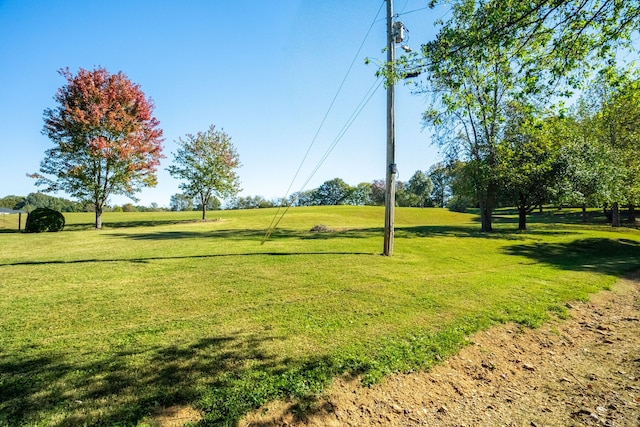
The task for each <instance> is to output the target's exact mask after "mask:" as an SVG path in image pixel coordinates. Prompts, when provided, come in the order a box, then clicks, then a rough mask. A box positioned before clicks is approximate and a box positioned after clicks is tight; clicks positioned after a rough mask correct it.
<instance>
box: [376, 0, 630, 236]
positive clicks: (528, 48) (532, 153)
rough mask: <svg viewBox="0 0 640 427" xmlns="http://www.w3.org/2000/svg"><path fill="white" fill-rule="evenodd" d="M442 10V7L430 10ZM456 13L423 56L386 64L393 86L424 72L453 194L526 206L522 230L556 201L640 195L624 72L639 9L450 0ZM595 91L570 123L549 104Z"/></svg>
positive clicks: (608, 200)
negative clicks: (533, 213) (531, 215)
mask: <svg viewBox="0 0 640 427" xmlns="http://www.w3.org/2000/svg"><path fill="white" fill-rule="evenodd" d="M437 3H440V1H439V0H434V1H432V4H437ZM448 4H450V6H451V16H450V18H449V19H448V20H447V21H446V22H444V21H443V22H441V24H442V28H441V30H440V32H439V33H438V35H437V37H436V38H435V40H433V41H432V42H429V43H427V44H425V45H423V48H422V51H421V52H419V53H417V52H416V53H413V54H409V56H406V57H404V58H401V59H400V60H399V64H400V66H399V67H395V66H389V65H388V64H387V65H385V66H383V67H382V68H381V72H382V73H384V74H386V75H387V77H388V79H390V80H393V81H395V80H396V79H398V78H400V77H403V76H404V75H408V74H411V73H415V71H416V70H418V71H420V72H421V73H422V76H423V77H424V78H423V80H422V84H423V87H422V88H421V90H419V92H422V93H423V94H424V95H426V96H429V97H430V102H431V105H430V107H429V108H428V109H427V111H426V112H425V114H424V121H425V124H426V125H427V126H429V127H431V128H432V129H433V130H434V136H435V140H436V141H437V143H438V144H439V145H440V146H441V147H443V148H445V149H446V150H447V151H448V154H449V159H450V163H452V164H453V163H454V162H459V167H458V171H457V173H456V177H457V184H456V186H457V193H459V194H461V195H464V196H466V197H470V198H471V199H472V200H473V201H474V203H477V205H478V207H479V208H480V216H481V222H482V230H483V231H491V230H492V212H493V209H494V208H496V207H497V206H499V205H500V204H501V203H511V204H513V205H516V206H518V209H519V212H520V228H525V227H526V214H527V213H528V212H529V211H530V210H531V209H532V207H533V206H535V205H537V204H540V203H545V202H548V201H549V200H557V201H563V200H565V201H567V202H576V203H580V204H584V205H586V204H596V203H602V204H609V205H611V206H612V208H613V215H612V216H613V224H614V225H617V224H619V219H618V218H617V209H618V205H619V204H621V203H625V204H629V205H631V207H632V209H631V210H633V206H634V205H635V204H637V203H638V202H639V200H638V196H637V192H638V191H637V185H636V181H637V179H638V178H637V177H638V166H637V157H638V154H637V153H638V152H639V151H640V150H639V148H640V147H638V139H637V137H638V136H639V135H638V121H637V119H638V115H637V113H638V102H637V101H638V100H639V98H638V91H637V86H638V83H637V81H636V80H634V79H633V78H632V77H631V76H630V75H628V74H626V73H625V72H621V71H619V70H618V69H617V67H618V66H617V65H616V64H617V61H618V59H619V57H620V56H621V55H620V51H619V49H623V50H624V49H628V50H633V49H634V48H635V47H634V46H633V45H632V43H631V38H630V35H631V33H632V32H633V31H636V30H637V28H638V25H639V23H640V5H639V4H638V2H622V1H616V0H604V1H601V0H560V1H557V0H539V1H534V2H518V1H515V2H514V1H504V0H486V1H482V2H478V1H475V0H453V1H451V2H449V3H448ZM596 71H599V74H597V78H596V81H597V82H598V84H597V85H595V86H594V87H592V88H591V92H590V95H589V97H586V98H584V99H583V101H582V102H581V104H580V105H578V106H577V107H576V109H575V110H574V111H572V113H571V114H570V115H569V116H566V115H565V114H562V112H557V110H556V113H553V112H552V111H553V108H554V106H553V104H554V103H556V105H557V104H558V100H559V99H560V98H561V97H563V96H565V95H568V94H570V93H569V91H571V90H574V89H576V88H577V89H580V90H582V89H584V88H585V87H586V86H587V85H588V84H587V82H588V81H589V80H590V79H591V77H593V76H594V75H596V74H595V72H596Z"/></svg>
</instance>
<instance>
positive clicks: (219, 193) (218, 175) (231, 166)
mask: <svg viewBox="0 0 640 427" xmlns="http://www.w3.org/2000/svg"><path fill="white" fill-rule="evenodd" d="M176 142H177V143H178V145H179V148H178V151H177V152H176V153H174V159H173V164H172V165H171V166H169V167H168V168H167V170H168V171H169V173H170V174H171V176H173V177H174V178H177V179H180V180H182V181H183V182H182V183H181V184H180V186H179V187H180V189H181V190H182V191H183V192H184V194H185V195H186V196H188V197H191V198H194V199H196V200H197V201H198V205H199V206H200V207H201V209H202V219H203V220H205V219H207V206H209V205H210V202H211V198H212V197H216V198H218V197H219V198H223V199H224V198H228V197H231V196H234V195H236V194H237V193H238V191H240V180H239V178H238V175H237V174H236V171H235V170H236V169H237V168H238V167H240V157H239V156H238V153H237V152H236V150H235V147H234V146H233V144H232V143H231V137H230V136H229V135H227V134H226V133H225V132H224V131H222V130H216V127H215V126H214V125H211V126H210V127H209V129H208V130H207V131H205V132H198V133H197V134H195V135H193V134H187V135H186V138H185V139H182V138H180V139H178V140H177V141H176Z"/></svg>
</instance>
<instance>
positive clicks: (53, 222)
mask: <svg viewBox="0 0 640 427" xmlns="http://www.w3.org/2000/svg"><path fill="white" fill-rule="evenodd" d="M63 228H64V215H62V214H61V213H60V212H58V211H54V210H53V209H49V208H37V209H34V210H33V211H31V212H30V213H29V216H27V223H26V224H25V226H24V231H25V232H27V233H42V232H43V231H61V230H62V229H63Z"/></svg>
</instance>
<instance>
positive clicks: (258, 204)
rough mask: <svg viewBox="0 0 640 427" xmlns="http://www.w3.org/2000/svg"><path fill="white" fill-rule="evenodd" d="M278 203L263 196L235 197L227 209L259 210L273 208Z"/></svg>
mask: <svg viewBox="0 0 640 427" xmlns="http://www.w3.org/2000/svg"><path fill="white" fill-rule="evenodd" d="M274 206H276V203H275V202H273V201H271V200H266V199H265V198H264V197H262V196H253V197H252V196H246V197H235V198H233V199H231V200H230V201H229V203H228V204H227V206H226V208H227V209H259V208H262V209H264V208H272V207H274Z"/></svg>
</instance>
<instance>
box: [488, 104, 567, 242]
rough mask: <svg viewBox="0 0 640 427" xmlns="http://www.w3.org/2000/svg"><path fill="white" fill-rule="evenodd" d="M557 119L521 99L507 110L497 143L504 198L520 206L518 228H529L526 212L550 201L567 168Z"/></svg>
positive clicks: (498, 175) (509, 202)
mask: <svg viewBox="0 0 640 427" xmlns="http://www.w3.org/2000/svg"><path fill="white" fill-rule="evenodd" d="M555 120H556V119H555V118H553V117H551V118H546V119H544V120H543V119H541V118H540V117H538V116H537V115H536V111H535V110H534V109H533V108H531V107H530V106H528V105H526V104H522V103H513V104H511V105H510V107H509V109H508V111H507V120H506V126H505V130H504V133H503V135H502V140H501V142H500V144H499V145H498V149H497V153H498V160H499V162H498V168H497V169H496V171H495V173H496V175H497V177H498V180H499V181H500V185H501V199H502V200H503V201H505V202H506V203H508V204H509V205H511V206H516V207H517V209H518V229H519V230H526V228H527V215H528V214H530V213H531V212H532V211H533V209H534V208H535V207H537V206H540V205H542V204H544V203H548V202H549V201H550V200H551V199H552V197H553V195H554V190H555V188H556V184H557V182H558V181H559V180H561V178H562V177H563V176H564V174H565V171H566V167H567V165H566V162H565V160H566V158H565V157H563V156H562V155H561V150H560V147H561V143H562V141H561V140H559V139H558V138H557V137H556V135H555V133H554V129H555V128H556V127H555V126H554V121H555Z"/></svg>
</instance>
